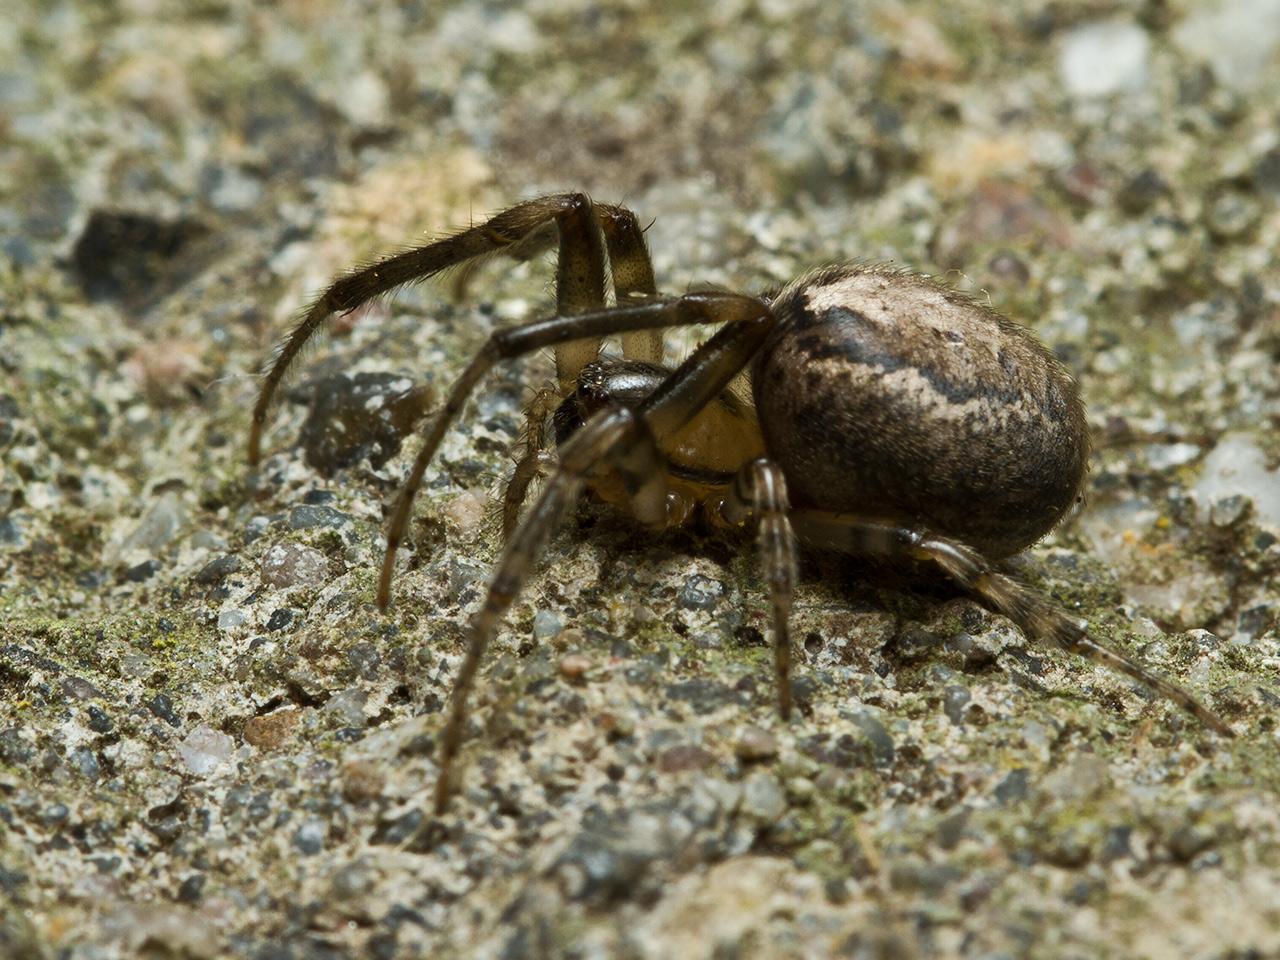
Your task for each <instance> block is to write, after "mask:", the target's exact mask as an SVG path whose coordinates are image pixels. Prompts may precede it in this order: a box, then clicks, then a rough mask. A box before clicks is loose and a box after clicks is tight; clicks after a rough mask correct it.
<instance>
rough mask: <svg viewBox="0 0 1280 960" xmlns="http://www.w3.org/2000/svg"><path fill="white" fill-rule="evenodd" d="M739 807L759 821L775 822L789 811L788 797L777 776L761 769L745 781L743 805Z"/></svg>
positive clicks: (764, 822) (743, 785) (745, 813)
mask: <svg viewBox="0 0 1280 960" xmlns="http://www.w3.org/2000/svg"><path fill="white" fill-rule="evenodd" d="M739 809H740V810H741V811H742V813H743V814H744V815H746V816H747V817H750V818H751V819H753V820H756V821H758V822H759V823H762V824H766V823H773V822H774V821H776V820H777V819H778V818H779V817H781V816H782V815H783V814H784V813H786V812H787V797H786V794H784V793H783V792H782V787H781V786H780V785H779V784H778V781H777V778H775V777H773V776H771V775H770V774H767V773H765V772H763V771H761V772H759V773H753V774H752V775H751V776H749V777H747V779H746V780H745V781H743V784H742V806H741V807H740V808H739Z"/></svg>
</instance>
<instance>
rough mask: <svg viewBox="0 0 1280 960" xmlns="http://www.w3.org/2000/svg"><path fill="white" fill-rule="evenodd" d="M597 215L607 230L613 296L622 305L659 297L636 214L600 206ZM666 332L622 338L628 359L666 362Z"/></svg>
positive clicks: (631, 334) (606, 237) (655, 331)
mask: <svg viewBox="0 0 1280 960" xmlns="http://www.w3.org/2000/svg"><path fill="white" fill-rule="evenodd" d="M596 214H597V216H599V218H600V226H601V228H602V229H603V230H604V242H605V247H606V248H607V249H608V251H609V270H610V273H611V274H612V276H613V293H614V296H616V297H617V298H618V302H619V303H625V302H627V301H628V300H640V299H644V298H646V297H652V296H655V295H656V294H657V292H658V288H657V285H656V283H655V281H654V279H653V261H652V260H651V259H650V258H649V250H648V248H647V247H646V246H645V242H644V231H643V230H641V229H640V222H639V221H638V220H637V219H636V215H635V214H634V213H632V212H631V211H630V210H628V209H627V208H626V207H615V206H611V205H607V204H599V205H598V206H597V207H596ZM662 354H663V349H662V331H661V330H640V331H636V332H634V333H624V334H623V335H622V355H623V356H624V357H626V358H627V359H628V360H644V361H646V362H648V363H661V362H662Z"/></svg>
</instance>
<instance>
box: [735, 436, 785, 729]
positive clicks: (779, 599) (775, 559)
mask: <svg viewBox="0 0 1280 960" xmlns="http://www.w3.org/2000/svg"><path fill="white" fill-rule="evenodd" d="M720 512H721V514H722V515H723V516H724V519H725V520H727V521H728V522H729V523H730V524H734V525H736V524H738V523H741V522H742V521H743V520H744V519H746V517H747V516H754V518H755V521H756V546H757V549H758V550H759V551H760V567H761V569H762V570H763V571H764V577H765V582H766V583H767V584H768V585H769V603H770V604H771V605H772V607H773V671H774V678H775V680H776V682H777V685H778V712H779V714H781V716H782V719H783V720H787V719H790V717H791V629H790V625H789V622H788V621H789V618H790V615H791V596H792V594H793V593H794V591H795V583H796V540H795V534H794V533H792V530H791V521H790V520H789V519H788V517H787V512H788V506H787V482H786V478H785V477H783V475H782V469H781V468H780V467H779V466H778V465H777V464H776V463H774V462H773V461H772V460H770V459H768V458H767V457H760V458H758V459H756V460H752V461H751V462H750V463H747V464H744V465H743V467H742V469H741V470H739V471H738V473H737V476H735V477H734V481H733V486H732V487H731V488H730V490H729V497H728V499H726V500H725V501H724V503H723V504H722V505H721V508H720Z"/></svg>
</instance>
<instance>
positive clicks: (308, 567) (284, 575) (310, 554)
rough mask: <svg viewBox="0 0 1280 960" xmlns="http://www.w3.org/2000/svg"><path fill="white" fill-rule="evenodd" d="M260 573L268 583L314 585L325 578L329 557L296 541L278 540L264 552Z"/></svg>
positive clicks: (271, 584)
mask: <svg viewBox="0 0 1280 960" xmlns="http://www.w3.org/2000/svg"><path fill="white" fill-rule="evenodd" d="M299 509H301V508H299ZM311 509H313V510H315V509H321V508H319V507H312V508H311ZM259 574H260V576H261V578H262V583H263V585H264V586H268V587H276V588H278V589H282V590H284V589H288V588H289V587H315V586H319V585H320V584H322V583H324V581H325V580H326V579H328V576H329V561H328V559H327V558H326V557H325V555H324V554H323V553H321V552H320V551H319V550H313V549H312V548H310V547H304V546H302V545H301V544H298V543H278V544H276V545H275V546H274V547H272V548H271V549H270V550H268V551H267V552H266V555H265V556H263V558H262V565H261V568H260V571H259Z"/></svg>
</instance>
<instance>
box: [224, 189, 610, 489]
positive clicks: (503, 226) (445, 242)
mask: <svg viewBox="0 0 1280 960" xmlns="http://www.w3.org/2000/svg"><path fill="white" fill-rule="evenodd" d="M551 224H555V225H556V227H557V228H558V229H559V234H560V243H561V251H560V259H559V264H558V266H557V277H556V287H557V310H558V312H559V313H561V314H570V313H577V312H580V311H583V310H594V309H597V308H599V307H601V306H602V305H603V304H604V250H603V246H602V242H601V237H600V228H599V226H598V224H597V222H596V219H595V216H594V214H593V208H592V204H591V201H590V200H589V199H588V198H587V197H586V195H585V194H581V193H564V194H556V195H553V196H547V197H538V198H537V199H535V200H527V201H525V202H524V203H518V204H516V205H515V206H514V207H510V208H508V209H506V210H504V211H502V212H501V213H499V214H497V215H496V216H494V217H492V218H491V219H489V220H486V221H485V222H484V223H481V224H477V225H476V226H474V227H471V228H470V229H467V230H463V231H461V232H459V233H456V234H454V235H453V236H450V237H445V238H443V239H441V240H437V241H434V242H432V243H428V244H425V245H423V246H420V247H415V248H413V249H411V250H406V251H404V252H403V253H398V254H395V255H394V256H390V257H386V258H384V259H382V260H378V261H377V262H375V263H372V264H369V265H367V266H363V267H358V268H357V269H354V270H352V271H350V272H348V273H345V274H343V275H342V276H341V277H338V279H336V280H334V281H333V283H331V284H330V285H329V287H328V289H326V290H325V291H324V292H323V293H321V294H320V296H318V297H317V298H316V299H315V301H313V302H312V304H311V305H310V306H309V307H308V308H307V310H306V313H305V314H303V316H302V319H301V320H300V321H298V323H297V325H296V326H295V327H294V328H293V330H292V331H291V332H290V333H289V336H288V337H286V338H285V341H284V342H283V343H282V344H281V346H280V348H279V350H277V351H276V354H275V356H274V358H273V360H272V362H271V366H270V367H269V368H268V370H267V372H266V375H265V376H264V377H263V380H262V385H261V387H260V388H259V390H258V399H257V402H256V403H255V404H254V408H253V422H252V425H251V426H250V430H249V462H250V463H253V464H256V463H257V462H258V461H259V459H260V458H261V455H262V431H263V428H264V426H265V425H266V420H267V414H268V412H269V411H270V409H271V404H272V401H273V400H274V398H275V395H276V392H277V390H278V389H279V386H280V383H281V382H282V381H283V380H284V377H285V374H286V373H287V372H288V370H289V368H290V366H292V364H293V361H294V360H295V359H296V358H297V356H298V354H299V353H300V352H301V350H302V348H303V347H304V346H305V345H306V343H307V342H308V341H309V340H310V339H311V338H312V337H313V336H314V335H315V334H317V333H319V332H320V331H321V330H322V329H323V328H324V327H325V325H326V324H327V322H328V320H329V318H330V317H332V316H333V315H334V314H335V313H347V312H350V311H351V310H354V309H356V308H357V307H359V306H362V305H363V304H365V303H368V302H369V301H370V300H373V299H375V298H376V297H379V296H381V295H383V294H385V293H389V292H390V291H392V290H394V289H395V288H396V287H399V286H402V285H403V284H406V283H410V282H413V281H417V280H424V279H426V278H428V277H431V276H434V275H436V274H438V273H440V272H441V271H443V270H447V269H449V268H450V267H457V266H462V265H463V264H466V263H469V262H474V261H476V260H477V259H478V258H483V257H487V256H492V255H494V254H517V255H523V254H525V253H527V252H528V250H529V247H530V244H531V242H533V241H535V240H539V236H540V234H541V232H542V231H543V230H544V229H545V228H548V227H549V226H550V225H551ZM598 348H599V340H596V341H595V342H594V343H590V342H588V343H579V344H561V345H560V348H559V351H558V353H557V358H556V359H557V368H558V369H557V374H558V375H559V377H560V379H561V382H564V381H565V380H566V379H569V380H572V379H573V377H574V376H576V375H577V371H578V370H580V369H581V367H582V366H583V365H584V364H586V363H589V362H590V361H591V360H592V359H594V357H595V353H596V351H597V350H598ZM561 353H563V356H561V355H560V354H561Z"/></svg>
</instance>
